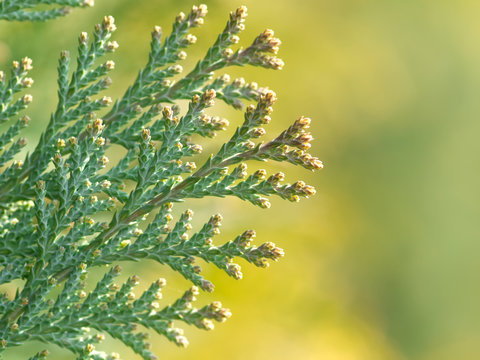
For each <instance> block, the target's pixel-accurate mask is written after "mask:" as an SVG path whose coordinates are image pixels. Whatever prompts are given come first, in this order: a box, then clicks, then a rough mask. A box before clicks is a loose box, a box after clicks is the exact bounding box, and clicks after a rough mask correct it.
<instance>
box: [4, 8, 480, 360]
mask: <svg viewBox="0 0 480 360" xmlns="http://www.w3.org/2000/svg"><path fill="white" fill-rule="evenodd" d="M96 3H97V4H96V6H95V7H94V8H91V9H85V10H75V11H74V12H73V13H72V14H71V15H70V16H68V17H66V18H63V19H59V20H55V21H52V22H48V23H41V24H28V23H22V24H20V23H5V22H2V23H1V24H0V65H1V68H3V69H6V68H8V67H9V66H10V65H9V64H10V62H11V61H12V60H13V59H18V58H21V57H24V56H27V55H28V56H30V57H31V58H33V60H34V67H35V68H34V70H33V71H32V73H31V75H32V77H34V79H35V84H34V87H33V88H32V94H33V97H34V103H33V104H32V105H31V107H30V109H31V111H30V115H31V118H32V125H31V126H30V128H29V129H28V131H29V133H28V134H27V135H28V137H29V140H30V144H31V145H30V146H34V144H35V141H36V139H38V138H39V136H40V133H41V131H42V129H43V128H44V127H45V125H46V123H47V121H48V117H49V113H50V111H51V110H52V109H53V108H54V106H55V102H56V65H57V58H58V55H59V53H60V51H61V50H62V49H69V50H70V51H71V53H72V54H75V46H76V39H77V36H78V34H79V33H80V31H91V29H92V28H93V26H94V24H95V23H97V22H99V21H100V19H101V18H102V17H103V15H107V14H111V15H113V16H114V17H115V18H116V24H117V27H118V30H117V32H116V34H115V39H116V40H117V41H118V43H119V44H120V48H119V49H118V51H117V53H116V54H114V55H113V59H114V60H115V62H116V63H117V66H116V70H115V72H114V73H113V75H112V78H113V80H114V85H113V86H112V88H111V89H110V90H109V91H108V92H109V95H111V96H112V97H118V96H120V95H121V94H122V93H123V91H124V90H125V89H126V87H127V86H128V84H129V83H130V82H131V81H132V80H133V79H134V78H135V76H136V73H137V71H138V69H140V67H141V66H142V65H143V64H144V63H145V61H146V56H147V54H148V48H149V38H150V31H151V29H152V28H153V26H154V25H161V26H162V27H163V29H164V31H165V32H167V31H169V29H170V27H171V23H172V21H173V19H174V17H175V15H176V13H177V12H179V11H188V10H189V8H190V7H191V6H192V5H193V4H197V3H194V2H192V1H190V0H188V1H187V0H181V1H179V0H176V1H174V0H137V1H129V0H97V1H96ZM205 3H206V4H207V5H208V6H209V15H208V16H207V19H206V23H205V25H204V26H202V27H201V28H200V29H198V30H196V32H195V33H196V35H197V36H198V39H199V41H198V43H197V44H196V45H195V46H193V47H192V48H191V49H190V50H189V51H188V54H189V56H188V58H187V60H185V68H187V69H188V68H190V67H191V66H193V64H194V62H195V61H196V60H197V59H198V58H199V56H202V54H204V52H205V51H206V49H207V47H208V45H209V44H211V43H212V42H213V41H214V38H215V36H216V35H217V34H218V32H219V31H220V30H221V29H222V28H223V25H224V23H225V22H226V19H227V16H228V12H229V11H231V10H233V9H235V8H236V7H238V6H239V5H242V4H244V5H246V6H247V7H248V9H249V18H248V19H247V23H246V26H247V29H246V31H245V32H244V34H243V36H242V42H241V43H242V44H243V45H247V44H248V43H249V41H251V40H252V39H253V38H254V36H255V35H256V34H257V33H259V32H261V31H262V30H263V29H264V28H272V29H274V30H275V33H276V35H277V36H278V37H280V38H281V39H282V41H283V45H282V47H281V50H280V53H279V55H280V56H281V57H282V58H283V59H284V60H285V62H286V66H285V69H284V70H282V71H280V72H275V71H267V70H263V69H251V68H237V69H233V70H231V71H228V72H229V73H230V74H231V75H232V76H243V77H245V78H246V79H247V80H248V81H257V82H258V83H259V84H260V85H268V86H269V87H270V88H272V89H274V90H275V91H276V92H277V94H278V98H279V101H278V104H277V106H276V107H275V112H274V114H273V116H272V117H273V121H272V124H271V125H269V128H268V129H267V136H268V134H270V136H273V135H274V134H275V133H276V132H278V131H280V130H281V129H283V128H285V127H286V126H288V125H289V124H290V123H291V122H293V121H294V120H295V119H296V118H298V117H299V116H300V115H306V116H309V117H311V118H312V119H313V125H312V133H313V135H314V137H315V138H316V141H315V142H314V144H313V151H312V153H313V154H314V155H316V156H318V157H319V158H321V159H322V160H324V162H325V165H326V167H325V169H324V170H323V171H321V172H319V173H315V174H313V173H308V172H306V171H303V170H301V169H296V168H293V167H291V166H288V165H279V166H276V167H273V166H271V167H269V168H271V169H273V168H276V169H280V170H282V171H285V172H287V175H288V176H287V180H290V181H295V180H297V179H299V178H301V179H304V180H305V181H306V182H307V183H311V184H312V185H315V186H316V188H317V195H316V196H315V197H313V198H311V199H308V200H303V201H302V202H300V203H298V204H291V203H287V202H284V201H277V200H274V201H273V202H272V203H273V207H272V209H270V210H261V209H257V208H253V207H252V206H251V205H249V204H246V203H243V202H241V201H239V200H235V199H206V200H202V201H193V202H191V203H189V204H187V205H188V206H189V207H191V208H192V209H193V210H194V211H195V212H196V221H198V223H200V222H201V221H204V220H207V219H208V217H209V216H210V215H211V214H214V213H216V212H221V213H222V214H223V215H224V218H225V221H224V226H223V232H222V235H221V237H222V239H224V240H228V239H230V238H232V237H233V236H235V235H236V234H237V233H239V232H241V231H243V230H245V229H248V228H255V229H256V230H257V238H258V241H274V242H275V243H276V244H277V245H278V246H281V247H282V248H285V250H286V255H287V256H286V257H285V258H284V259H282V261H280V262H279V263H277V264H273V265H272V266H271V267H270V268H269V269H268V270H262V269H256V268H252V267H251V266H248V265H247V264H245V266H244V275H245V276H244V280H241V281H235V280H232V279H231V278H227V277H226V275H225V274H223V273H220V272H218V271H214V270H208V276H209V278H210V279H212V280H214V282H215V283H216V285H217V287H216V291H215V292H214V294H212V295H210V294H205V295H204V296H203V297H202V299H201V300H200V301H199V302H207V301H208V300H212V299H215V300H221V301H222V303H224V305H225V306H228V307H230V308H231V309H232V311H233V314H234V315H233V317H232V319H230V320H229V321H228V322H227V323H225V324H219V325H218V326H217V328H216V329H215V331H214V332H213V333H206V332H202V331H200V330H196V329H193V328H189V327H186V335H187V336H188V337H189V340H190V346H189V348H187V349H179V348H176V347H175V345H173V344H171V343H168V342H167V341H166V340H165V339H163V338H160V337H159V336H157V337H153V338H152V343H153V348H154V350H155V352H156V353H158V354H159V355H160V357H161V358H163V359H176V360H180V359H193V358H195V359H233V360H244V359H279V360H280V359H282V360H284V359H285V360H286V359H302V360H304V359H305V360H310V359H311V360H314V359H324V360H375V359H379V360H380V359H393V360H396V359H421V360H434V359H435V360H443V359H445V360H447V359H466V360H468V359H478V358H479V357H480V326H479V325H478V324H479V323H480V307H479V306H478V304H479V303H480V286H479V285H478V280H477V279H478V274H479V273H480V262H479V261H478V259H477V257H478V254H479V253H480V242H479V241H478V235H479V229H478V219H479V216H478V215H479V211H478V208H479V207H478V203H479V200H480V191H479V187H478V184H477V183H478V175H479V173H480V171H479V170H480V162H479V161H478V159H477V158H478V154H480V141H478V139H476V137H477V136H478V134H479V133H480V122H479V121H478V117H479V114H480V102H479V101H478V98H479V93H480V70H479V69H480V66H479V64H480V35H479V34H480V22H479V21H478V13H479V11H480V3H479V2H478V1H473V0H470V1H469V0H465V1H463V0H459V1H448V0H435V1H433V0H404V1H397V0H336V1H331V0H330V1H329V0H301V1H291V0H262V1H259V0H256V1H255V0H243V1H241V0H238V1H232V0H223V1H221V0H212V1H205ZM220 111H221V112H222V114H224V115H225V116H226V117H228V118H229V120H230V122H231V124H232V125H234V124H238V123H239V122H240V121H241V118H242V114H241V113H240V112H237V111H234V110H232V109H229V108H226V107H224V106H222V107H220ZM232 129H233V126H232ZM232 129H230V130H232ZM212 146H213V147H212V150H213V149H214V148H215V143H213V145H212ZM217 146H218V143H217ZM254 166H260V165H254ZM182 206H183V205H182ZM205 268H206V267H205ZM134 271H135V272H138V273H139V274H140V276H141V278H142V281H143V283H144V285H145V286H146V285H147V283H148V282H149V281H153V280H154V279H156V278H157V277H159V276H165V277H167V278H168V279H169V285H168V286H167V288H166V289H165V295H166V298H167V300H171V299H174V298H175V297H176V296H178V295H180V294H181V293H182V292H183V290H184V289H186V287H187V283H186V282H185V281H183V280H182V279H180V277H179V276H178V275H175V274H172V273H171V272H170V271H168V270H167V269H165V268H164V267H160V266H158V265H156V264H153V263H145V264H144V265H142V266H141V267H139V265H137V264H135V265H134V266H133V265H130V266H126V267H125V272H126V273H127V272H130V273H132V272H134ZM106 345H108V346H110V350H113V351H114V350H115V349H116V350H118V349H121V352H123V353H124V354H127V355H126V356H125V359H130V358H131V359H134V358H135V357H134V355H133V353H132V352H131V351H129V350H128V349H126V348H124V347H123V346H122V345H121V344H120V343H119V342H117V341H113V340H108V341H107V342H106ZM41 346H42V345H41V344H38V343H33V344H30V345H29V346H27V347H25V348H22V350H19V349H14V350H12V351H10V352H9V353H8V359H24V358H26V356H27V355H26V354H28V355H32V354H33V351H35V350H37V349H40V348H42V347H41ZM50 349H51V351H52V355H53V356H52V359H70V358H72V356H71V355H70V354H68V353H67V352H65V351H63V350H59V349H58V348H55V347H51V348H50ZM24 351H25V352H24Z"/></svg>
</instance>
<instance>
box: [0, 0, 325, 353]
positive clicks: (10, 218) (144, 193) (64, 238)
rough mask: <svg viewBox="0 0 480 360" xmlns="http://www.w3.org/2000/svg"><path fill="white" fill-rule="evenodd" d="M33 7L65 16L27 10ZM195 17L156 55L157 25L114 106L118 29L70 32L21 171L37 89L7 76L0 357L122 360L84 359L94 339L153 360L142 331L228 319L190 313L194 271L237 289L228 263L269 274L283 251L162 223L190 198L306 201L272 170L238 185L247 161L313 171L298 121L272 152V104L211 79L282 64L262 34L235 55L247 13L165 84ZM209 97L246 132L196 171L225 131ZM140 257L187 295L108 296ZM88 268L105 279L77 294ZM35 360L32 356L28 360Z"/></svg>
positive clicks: (181, 340) (19, 69)
mask: <svg viewBox="0 0 480 360" xmlns="http://www.w3.org/2000/svg"><path fill="white" fill-rule="evenodd" d="M14 3H15V2H14V1H10V2H7V1H4V2H3V3H2V6H3V8H2V9H3V11H4V12H8V11H10V12H9V14H13V13H15V12H16V13H18V12H19V11H24V10H21V9H20V8H19V7H18V6H17V8H15V7H12V6H13V4H14ZM40 3H43V4H47V3H48V4H66V3H68V4H70V5H75V4H77V2H74V1H69V2H67V1H43V2H41V1H37V2H31V3H29V4H30V6H33V5H36V4H40ZM86 3H88V2H82V4H86ZM9 4H11V5H12V6H11V7H8V6H9ZM25 4H26V2H23V5H25ZM78 4H80V2H78ZM7 5H8V6H7ZM12 9H14V10H12ZM22 9H23V8H22ZM206 13H207V8H206V6H205V5H200V6H198V7H197V6H194V7H193V9H192V11H191V12H190V13H189V14H188V15H185V14H183V13H180V14H179V15H178V16H177V18H176V20H175V22H174V25H173V29H172V32H171V34H170V35H168V36H166V37H165V39H164V40H163V43H162V41H161V30H160V28H159V27H158V26H156V27H155V28H154V30H153V32H152V41H151V51H150V54H149V57H148V60H147V64H146V65H145V67H144V68H143V69H142V70H140V72H139V74H138V76H137V78H136V80H135V81H134V82H133V84H132V85H131V86H130V87H129V88H128V89H127V90H126V92H125V94H124V96H123V97H121V98H120V99H118V100H116V101H114V102H113V101H112V100H111V99H110V98H109V97H108V96H104V95H103V94H102V95H100V93H101V92H102V91H104V90H105V89H107V88H108V87H109V85H110V84H111V80H110V79H109V78H108V77H107V74H108V72H109V71H111V70H113V69H114V67H115V64H114V63H113V61H111V60H109V59H108V57H107V54H108V53H109V52H112V51H115V50H116V49H117V48H118V44H117V43H116V42H115V41H114V40H111V36H112V33H113V32H114V31H115V29H116V27H115V24H114V19H113V18H112V17H110V16H107V17H105V18H104V19H103V21H102V23H101V24H99V25H97V26H96V27H95V29H94V31H93V35H92V36H90V37H89V35H88V34H87V33H82V34H81V35H80V37H79V46H78V54H77V56H76V67H75V68H72V65H71V64H72V63H74V62H72V61H71V58H70V55H69V54H68V53H67V52H62V53H61V55H60V60H59V65H58V105H57V108H56V109H55V111H54V112H53V113H52V115H51V117H50V121H49V123H48V125H47V128H46V130H45V131H44V132H43V134H42V135H41V138H40V141H39V143H38V145H37V147H36V148H35V149H34V150H33V151H32V152H31V153H30V154H29V155H27V156H26V157H25V159H24V160H23V161H19V160H17V161H12V158H13V156H14V155H15V154H17V153H18V152H19V151H20V150H21V148H22V147H23V146H24V145H25V140H24V139H22V138H20V139H17V140H15V139H16V138H17V137H18V136H19V133H20V131H21V129H22V128H23V127H25V126H26V125H28V123H29V121H30V119H29V118H28V117H26V116H23V117H21V118H20V119H14V118H15V117H16V116H17V114H18V113H19V112H20V111H23V110H24V109H25V108H26V107H27V105H28V103H30V102H31V101H32V97H31V96H30V95H23V97H22V96H20V97H19V95H16V94H17V93H19V92H20V91H22V90H23V89H24V88H28V87H29V86H31V84H32V83H33V80H32V79H30V78H28V77H27V73H28V71H29V70H30V69H31V67H32V65H31V64H32V62H31V60H30V59H28V58H25V59H23V60H22V61H21V62H14V64H13V71H12V75H11V76H10V78H9V79H8V80H7V79H6V77H5V76H4V74H3V73H0V102H1V109H0V121H12V119H14V120H13V121H12V124H11V125H10V127H8V129H7V130H6V131H5V132H4V133H3V134H1V135H0V166H3V167H4V168H3V172H2V173H1V174H0V211H1V212H2V214H1V215H2V217H1V218H0V284H2V283H8V282H11V281H13V280H15V279H23V280H24V281H25V284H24V286H23V287H22V288H19V289H18V291H17V293H16V295H15V296H14V297H13V298H7V297H6V296H3V297H1V298H0V310H1V317H0V353H1V352H2V351H3V349H4V348H7V347H10V346H18V345H21V344H23V343H24V342H25V341H27V340H39V341H42V342H45V343H54V344H57V345H58V346H60V347H64V348H66V349H68V350H70V351H71V352H73V353H74V354H76V356H77V358H78V359H105V358H112V359H113V358H118V357H117V355H111V356H110V357H107V355H106V354H104V353H102V352H101V351H97V350H96V349H95V344H96V343H98V342H100V341H101V340H102V339H103V335H102V333H106V334H108V335H110V336H112V337H114V338H116V339H119V340H121V341H122V342H123V343H125V344H126V345H127V346H129V347H131V348H132V349H133V350H134V351H135V352H136V353H137V354H139V355H140V356H141V357H142V358H144V359H152V358H155V355H154V354H153V353H152V352H151V351H150V350H149V344H148V342H147V341H146V335H145V334H144V333H141V332H138V331H137V326H138V325H141V326H143V327H145V328H148V329H152V330H154V331H155V332H157V333H158V334H160V335H164V336H166V337H167V338H168V339H169V340H171V341H173V342H174V343H176V344H177V345H180V346H185V345H187V344H188V342H187V339H186V338H185V337H184V336H183V332H182V330H181V329H178V328H177V327H176V326H177V325H176V324H177V323H178V322H184V323H186V324H190V325H193V326H195V327H198V328H200V329H204V330H210V329H213V327H214V325H213V324H214V323H213V321H219V322H222V321H224V320H226V319H227V318H228V317H230V315H231V314H230V311H229V310H228V309H224V308H222V306H221V304H220V303H218V302H214V303H212V304H210V305H208V306H204V307H201V308H198V309H197V308H194V307H193V306H192V303H193V302H194V301H195V297H196V296H197V295H198V293H199V289H202V290H205V291H209V292H211V291H213V289H214V285H213V283H212V282H211V281H209V280H208V279H206V278H205V277H204V276H203V275H202V269H201V268H200V266H199V265H198V260H202V261H204V262H206V263H211V264H213V265H214V266H216V267H218V268H219V269H221V270H223V271H225V272H226V273H227V274H228V275H229V276H232V277H234V278H235V279H241V278H242V276H243V275H242V272H241V268H240V266H239V265H238V264H237V263H236V262H235V259H238V258H242V259H244V260H246V261H247V262H249V263H252V264H254V265H255V266H259V267H266V266H268V261H269V260H273V261H276V260H278V259H279V258H281V257H282V256H283V255H284V252H283V250H282V249H280V248H278V247H277V246H276V245H275V244H273V243H271V242H266V243H264V244H260V245H252V240H253V238H254V237H255V232H254V231H253V230H247V231H245V232H244V233H243V234H242V235H239V236H237V237H236V238H235V239H233V240H231V241H228V242H226V243H220V244H217V242H216V241H215V243H214V240H213V239H214V237H215V236H216V235H218V234H219V232H220V230H219V227H220V223H221V220H222V218H221V216H220V215H214V216H212V217H211V218H210V219H209V220H208V221H207V222H206V223H205V224H204V225H203V226H202V227H201V228H200V229H198V230H197V231H193V232H192V230H193V229H192V225H191V220H192V216H193V212H192V211H191V210H187V211H185V212H184V213H183V214H182V215H181V216H180V217H179V218H177V219H176V220H175V221H174V217H173V215H172V214H171V212H172V207H173V204H174V203H176V202H182V201H185V200H186V199H189V198H201V197H206V196H217V197H225V196H235V197H238V198H240V199H242V200H246V201H248V202H250V203H252V204H254V205H257V206H260V207H262V208H269V207H270V202H269V200H268V197H269V196H271V195H276V196H279V197H281V198H283V199H287V200H290V201H299V199H300V197H309V196H311V195H314V194H315V189H314V188H313V187H312V186H310V185H306V184H305V183H304V182H303V181H296V182H295V183H293V184H283V183H282V182H283V180H284V175H283V174H282V173H276V174H273V175H271V176H268V175H267V173H266V171H265V170H257V171H255V172H254V173H252V174H250V175H249V174H248V171H247V165H246V164H245V162H248V161H250V160H257V161H267V160H275V161H288V162H290V163H292V164H295V165H300V166H303V167H304V168H306V169H310V170H317V169H321V168H322V167H323V165H322V163H321V162H320V161H319V160H318V159H317V158H315V157H313V156H312V155H310V154H309V153H308V152H307V150H308V149H309V148H310V142H311V140H312V136H311V135H310V134H309V133H308V132H306V131H307V129H308V128H309V126H310V119H308V118H305V117H301V118H299V119H298V120H296V121H295V122H294V123H293V125H292V126H290V127H289V128H288V129H287V130H285V131H283V132H282V133H280V134H279V135H278V136H276V137H274V138H273V139H272V140H270V141H265V142H262V141H260V140H259V139H260V138H262V137H263V136H265V133H266V131H265V129H264V128H263V126H265V125H266V124H268V123H269V122H270V121H271V114H272V111H273V105H274V103H275V101H276V95H275V93H274V92H273V91H271V90H268V89H266V88H262V87H259V86H258V85H257V84H256V83H254V82H252V83H248V84H247V83H246V82H245V80H244V79H242V78H239V79H234V80H233V81H232V80H231V79H230V77H229V76H228V75H221V76H218V75H216V73H215V72H216V71H218V70H220V69H224V68H227V67H229V66H234V65H240V66H244V65H254V66H262V67H264V68H268V69H280V68H281V67H282V66H283V62H282V61H281V60H280V59H278V58H276V57H275V54H276V53H277V51H278V47H279V45H280V40H278V39H276V38H275V37H274V36H273V31H271V30H265V31H264V32H262V33H261V34H260V35H259V36H258V37H257V38H255V39H254V40H253V42H252V44H251V45H250V46H248V47H246V48H245V49H242V48H239V49H237V50H232V49H230V47H231V46H233V45H235V44H237V43H238V42H239V40H240V39H239V37H238V34H239V33H240V31H241V30H243V28H244V21H245V18H246V8H245V7H241V8H239V9H237V10H236V11H234V12H232V13H231V14H230V17H229V20H228V22H227V25H226V27H225V29H224V31H223V32H222V33H221V34H220V35H219V36H218V38H217V39H216V41H215V42H214V43H213V45H212V46H211V47H210V48H209V49H208V50H207V53H206V55H205V57H204V58H202V59H201V60H199V61H198V62H197V64H196V65H195V67H194V68H193V69H192V70H191V71H190V72H188V73H187V74H186V75H185V76H183V77H181V76H180V77H179V79H178V80H176V81H175V80H172V77H173V76H177V75H179V74H181V73H182V71H183V68H182V67H181V66H180V65H179V64H178V62H179V61H180V60H182V59H184V58H185V57H186V52H185V50H184V49H186V48H187V47H188V45H190V44H192V43H194V42H195V40H196V38H195V37H194V36H193V35H192V34H190V33H189V31H190V29H191V28H193V27H196V26H199V25H201V24H203V19H204V17H205V15H206ZM22 14H23V13H22ZM29 14H35V13H34V12H30V13H29ZM12 16H13V15H12ZM23 16H27V15H23ZM28 16H34V15H28ZM181 99H188V100H189V105H188V109H187V110H186V111H185V112H184V113H183V114H182V113H181V112H180V108H179V107H178V106H177V105H176V104H175V103H176V101H178V100H181ZM217 99H219V100H220V101H224V102H225V103H227V104H229V105H232V106H233V107H234V108H236V109H245V110H244V115H243V122H242V124H241V125H240V126H238V127H237V128H236V129H235V130H234V131H233V135H232V136H231V138H230V139H229V140H228V141H227V142H226V143H225V144H223V145H222V146H220V148H219V150H218V151H217V152H216V153H215V154H211V155H210V156H209V157H208V158H207V160H204V162H203V164H201V165H200V166H197V165H196V163H195V162H194V161H193V160H195V159H196V157H197V156H198V154H200V153H201V152H202V150H203V149H202V146H201V145H200V144H195V143H192V139H196V138H198V137H197V136H196V135H199V136H200V137H213V136H215V134H216V132H218V131H221V130H225V129H227V127H228V126H229V122H228V121H227V120H225V119H221V118H219V117H216V116H209V115H207V114H206V113H205V110H206V109H207V108H212V107H214V105H215V101H216V100H217ZM108 107H110V109H109V110H108V111H107V110H106V109H107V108H108ZM102 113H103V114H104V115H103V116H102V115H101V114H102ZM9 143H12V145H10V146H9V147H8V146H7V145H8V144H9ZM112 144H117V145H120V146H122V147H123V148H125V149H126V150H127V154H126V156H125V157H124V158H122V159H121V160H120V161H119V162H118V163H116V164H110V162H109V159H108V157H107V155H108V154H109V152H108V151H109V148H110V146H111V145H112ZM126 183H128V184H129V185H128V186H127V185H126ZM109 212H110V214H111V217H110V219H109V220H108V221H107V222H99V221H98V219H99V216H98V214H99V213H102V214H108V213H109ZM149 214H152V215H151V217H150V216H149ZM142 259H151V260H154V261H156V262H158V263H160V264H164V265H167V266H169V267H170V268H171V269H173V270H175V271H177V272H179V273H180V274H181V275H182V276H183V277H184V278H185V279H187V280H189V281H191V282H192V284H193V287H192V288H191V289H190V290H188V291H187V292H186V293H185V294H184V295H183V296H182V297H181V298H180V299H178V300H177V301H175V302H174V303H173V304H171V305H168V306H163V305H160V303H159V302H158V301H159V300H160V299H161V290H162V288H163V287H164V286H165V284H166V281H165V280H164V279H160V280H158V281H157V282H155V283H153V284H152V285H151V286H150V287H149V288H148V289H147V290H146V291H144V292H143V294H141V295H140V297H138V298H136V297H135V295H134V292H133V288H134V287H135V286H136V285H137V284H138V281H139V280H138V277H137V276H131V277H130V278H129V279H128V280H127V281H126V282H124V283H123V284H121V285H117V284H116V283H115V282H114V279H115V277H116V276H117V275H118V274H119V272H120V267H119V266H118V265H115V264H116V263H117V262H119V261H141V260H142ZM98 267H107V271H106V273H105V275H104V277H103V278H102V279H101V280H100V281H99V282H98V283H97V284H96V286H95V288H94V289H93V290H92V291H89V292H88V291H86V290H85V285H86V283H85V281H86V277H87V274H88V270H89V269H92V268H93V269H94V268H98ZM56 288H57V289H59V290H57V291H56V292H54V291H53V290H54V289H56ZM90 329H93V330H94V331H90ZM45 356H46V353H45V352H42V353H39V354H37V355H35V356H34V357H32V358H31V359H42V358H44V357H45Z"/></svg>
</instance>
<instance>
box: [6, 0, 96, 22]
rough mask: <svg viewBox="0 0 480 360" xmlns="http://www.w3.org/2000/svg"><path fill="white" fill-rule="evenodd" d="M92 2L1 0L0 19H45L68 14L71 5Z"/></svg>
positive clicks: (77, 0)
mask: <svg viewBox="0 0 480 360" xmlns="http://www.w3.org/2000/svg"><path fill="white" fill-rule="evenodd" d="M93 4H94V1H93V0H1V1H0V19H3V20H17V21H46V20H50V19H55V18H57V17H59V16H63V15H66V14H68V13H69V12H70V8H71V7H89V6H93ZM45 5H47V6H45ZM39 8H41V10H39ZM45 8H46V10H45Z"/></svg>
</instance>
